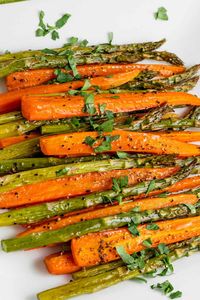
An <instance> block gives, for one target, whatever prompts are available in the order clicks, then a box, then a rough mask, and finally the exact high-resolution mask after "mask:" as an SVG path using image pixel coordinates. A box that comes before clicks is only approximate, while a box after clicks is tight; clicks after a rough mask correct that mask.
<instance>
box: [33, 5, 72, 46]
mask: <svg viewBox="0 0 200 300" xmlns="http://www.w3.org/2000/svg"><path fill="white" fill-rule="evenodd" d="M44 17H45V13H44V11H43V10H41V11H40V12H39V24H38V29H37V30H36V32H35V35H36V36H37V37H41V36H46V35H48V34H51V39H52V40H54V41H55V40H57V39H59V37H60V36H59V33H58V31H57V30H58V29H60V28H62V27H63V26H64V25H65V24H66V23H67V21H68V19H69V18H70V17H71V15H70V14H64V15H63V16H62V17H61V18H59V19H58V20H57V21H56V22H55V24H54V25H53V26H52V25H49V24H48V23H46V24H45V22H44Z"/></svg>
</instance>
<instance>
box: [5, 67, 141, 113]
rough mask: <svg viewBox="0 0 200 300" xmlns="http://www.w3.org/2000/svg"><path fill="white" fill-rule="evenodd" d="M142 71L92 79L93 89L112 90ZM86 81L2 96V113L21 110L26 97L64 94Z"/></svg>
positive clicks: (20, 91) (27, 89)
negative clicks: (22, 100)
mask: <svg viewBox="0 0 200 300" xmlns="http://www.w3.org/2000/svg"><path fill="white" fill-rule="evenodd" d="M139 73H140V71H138V70H134V71H131V72H127V73H119V74H115V75H113V76H112V77H109V78H108V77H95V78H91V79H90V84H91V86H93V87H96V86H98V87H99V88H100V89H103V90H104V89H111V88H113V87H117V86H120V85H122V84H124V83H126V82H128V81H130V80H133V79H134V78H135V77H136V76H137V75H138V74H139ZM84 83H85V81H84V80H77V81H71V82H66V83H62V84H51V85H40V86H35V87H29V88H25V89H21V90H18V91H11V92H7V93H3V94H0V113H5V112H10V111H13V110H15V109H19V108H20V104H21V98H22V97H23V96H26V95H34V94H52V93H62V92H64V93H65V92H67V91H69V90H71V89H72V90H73V89H75V90H76V89H79V88H81V87H83V86H84Z"/></svg>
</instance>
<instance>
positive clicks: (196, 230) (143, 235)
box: [71, 216, 200, 267]
mask: <svg viewBox="0 0 200 300" xmlns="http://www.w3.org/2000/svg"><path fill="white" fill-rule="evenodd" d="M156 224H157V225H158V226H159V229H158V230H156V231H154V232H152V230H148V229H147V228H146V225H140V226H138V230H139V232H140V236H138V237H134V236H133V235H132V234H131V233H130V232H129V231H128V229H127V228H120V229H115V230H108V231H102V232H97V233H91V234H88V235H85V236H82V237H80V238H75V239H73V240H72V244H71V249H72V255H73V258H74V261H75V263H76V264H77V265H78V266H80V267H88V266H92V265H96V264H99V263H105V262H109V261H113V260H116V259H119V255H118V254H117V251H116V246H123V247H124V248H125V250H126V251H127V253H129V254H132V253H134V252H138V251H141V250H143V249H145V246H144V245H143V241H144V240H146V239H148V238H151V241H152V247H157V246H158V245H159V244H160V243H165V244H171V243H175V242H179V241H182V240H185V239H188V238H192V237H195V236H198V235H200V217H199V216H198V217H192V218H184V219H176V220H170V221H161V222H157V223H156Z"/></svg>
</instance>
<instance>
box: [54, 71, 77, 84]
mask: <svg viewBox="0 0 200 300" xmlns="http://www.w3.org/2000/svg"><path fill="white" fill-rule="evenodd" d="M54 74H55V75H56V81H57V82H59V83H65V82H68V81H72V80H73V79H74V77H73V76H72V75H70V74H68V73H65V72H63V71H62V70H60V69H56V70H55V71H54Z"/></svg>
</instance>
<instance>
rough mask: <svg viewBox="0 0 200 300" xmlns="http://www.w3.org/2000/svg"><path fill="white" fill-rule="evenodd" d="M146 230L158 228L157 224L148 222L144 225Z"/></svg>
mask: <svg viewBox="0 0 200 300" xmlns="http://www.w3.org/2000/svg"><path fill="white" fill-rule="evenodd" d="M146 228H147V229H148V230H158V229H159V226H158V225H157V224H155V223H151V224H148V225H147V227H146Z"/></svg>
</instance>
